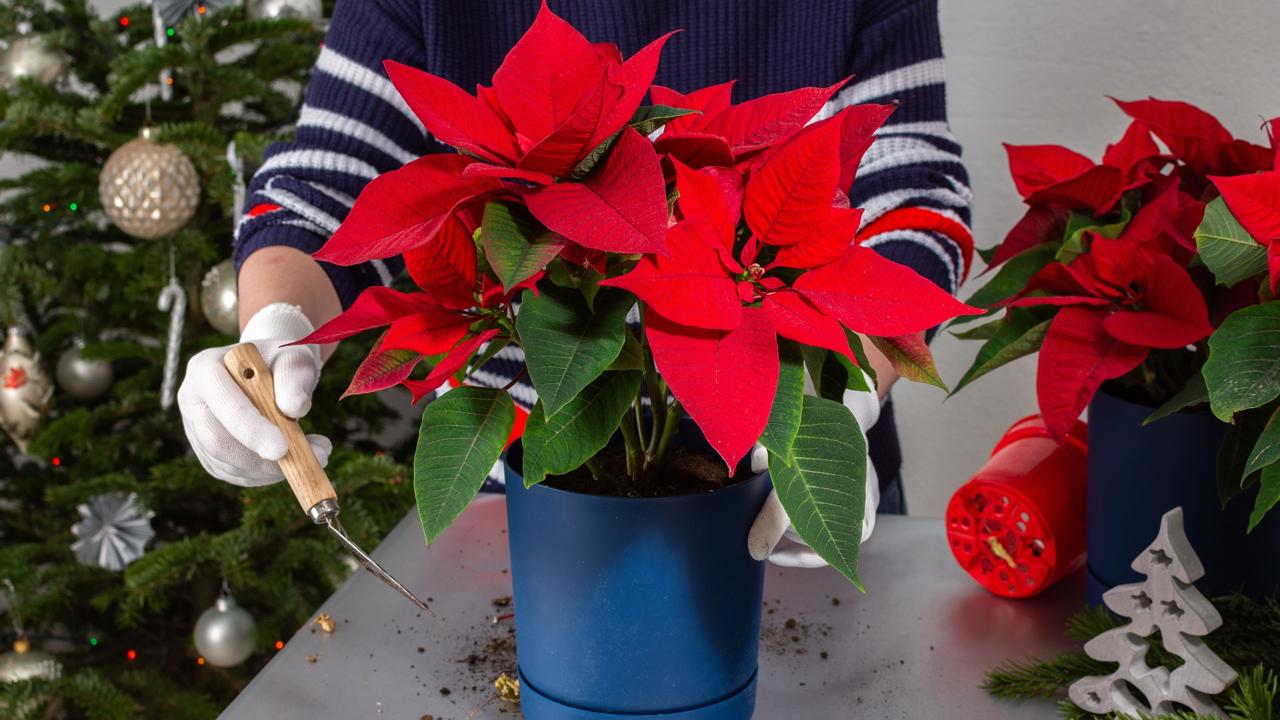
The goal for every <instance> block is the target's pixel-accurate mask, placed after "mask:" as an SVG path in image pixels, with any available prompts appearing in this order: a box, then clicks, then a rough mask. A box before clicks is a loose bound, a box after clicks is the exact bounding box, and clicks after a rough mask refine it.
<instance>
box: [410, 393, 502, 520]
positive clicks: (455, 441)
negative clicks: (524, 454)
mask: <svg viewBox="0 0 1280 720" xmlns="http://www.w3.org/2000/svg"><path fill="white" fill-rule="evenodd" d="M515 419H516V412H515V404H514V403H512V402H511V396H510V395H508V394H507V393H506V392H505V391H503V390H498V389H495V388H479V387H460V388H454V389H453V390H450V391H449V392H447V393H445V394H444V395H442V396H440V397H439V398H437V399H435V400H433V401H431V402H430V403H428V404H427V407H426V408H425V409H424V410H423V412H422V428H421V430H420V431H419V434H418V449H417V451H416V452H415V453H414V456H413V493H414V496H415V497H416V498H417V505H418V515H419V516H420V517H421V518H422V531H423V533H424V534H425V535H426V537H427V543H428V544H430V543H432V542H434V541H435V539H436V538H437V537H438V536H439V535H440V533H441V532H442V531H444V529H445V528H446V527H448V526H449V524H450V523H452V522H453V521H454V520H455V519H457V517H458V515H460V514H461V513H462V511H463V510H464V509H466V507H467V503H469V502H471V498H473V497H475V494H476V493H477V492H479V491H480V486H481V485H484V480H485V478H486V477H488V476H489V470H491V469H492V468H493V464H494V463H496V462H497V461H498V457H499V456H501V455H502V448H503V447H504V446H505V445H506V443H507V438H508V437H509V436H510V434H511V428H512V426H513V425H514V424H515Z"/></svg>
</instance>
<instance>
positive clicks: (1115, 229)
mask: <svg viewBox="0 0 1280 720" xmlns="http://www.w3.org/2000/svg"><path fill="white" fill-rule="evenodd" d="M1120 213H1121V214H1120V219H1119V220H1117V221H1116V222H1113V223H1109V224H1107V225H1102V224H1100V223H1098V221H1097V220H1094V219H1093V218H1091V217H1089V216H1088V215H1082V214H1081V213H1077V212H1073V213H1071V215H1069V216H1068V217H1067V228H1066V230H1065V231H1064V232H1063V241H1062V245H1060V246H1059V247H1058V250H1057V253H1056V255H1055V259H1057V261H1058V262H1061V263H1069V262H1071V261H1072V260H1075V259H1076V258H1078V257H1080V256H1081V255H1083V254H1084V251H1085V247H1084V234H1085V233H1087V232H1092V233H1097V234H1098V235H1101V236H1102V237H1106V238H1118V237H1120V233H1121V232H1123V231H1124V227H1125V226H1126V225H1128V224H1129V218H1130V213H1129V209H1128V208H1123V209H1121V211H1120Z"/></svg>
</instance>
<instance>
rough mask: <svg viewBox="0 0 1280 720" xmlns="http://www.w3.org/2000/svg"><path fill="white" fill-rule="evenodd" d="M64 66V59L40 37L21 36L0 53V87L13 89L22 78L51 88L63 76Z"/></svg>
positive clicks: (63, 56)
mask: <svg viewBox="0 0 1280 720" xmlns="http://www.w3.org/2000/svg"><path fill="white" fill-rule="evenodd" d="M67 66H68V63H67V56H66V55H63V54H62V53H60V52H58V51H57V50H54V49H52V48H50V47H49V45H48V43H46V42H45V39H44V38H43V37H41V36H39V35H22V36H19V37H16V38H14V39H13V40H11V41H9V47H8V49H6V50H5V51H4V52H3V53H0V85H3V86H4V87H12V86H13V85H14V84H15V83H17V82H18V81H19V80H22V79H24V78H31V79H32V80H35V81H37V82H39V83H42V84H44V85H50V84H52V83H54V82H57V81H58V80H61V79H62V78H63V77H65V76H66V74H67Z"/></svg>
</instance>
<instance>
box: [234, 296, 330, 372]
mask: <svg viewBox="0 0 1280 720" xmlns="http://www.w3.org/2000/svg"><path fill="white" fill-rule="evenodd" d="M315 329H316V328H315V326H314V325H312V324H311V320H309V319H308V318H307V316H306V314H305V313H303V312H302V308H300V307H298V306H297V305H290V304H289V303H282V302H278V303H271V304H270V305H268V306H266V307H264V308H262V309H261V310H259V311H258V312H256V313H254V314H253V317H251V318H249V322H247V323H245V325H244V331H243V332H241V333H240V342H277V343H280V344H281V345H285V344H288V343H291V342H295V341H297V340H301V339H302V338H304V337H306V336H308V335H310V334H311V333H313V332H315ZM299 347H304V348H306V349H307V350H309V351H310V352H311V353H312V354H313V355H315V359H316V367H321V366H323V365H324V358H323V356H322V355H321V353H320V346H319V345H300V346H299Z"/></svg>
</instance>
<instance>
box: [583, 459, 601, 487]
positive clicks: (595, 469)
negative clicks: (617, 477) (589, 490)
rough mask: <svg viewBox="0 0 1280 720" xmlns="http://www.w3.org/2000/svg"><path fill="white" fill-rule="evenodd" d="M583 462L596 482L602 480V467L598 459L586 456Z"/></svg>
mask: <svg viewBox="0 0 1280 720" xmlns="http://www.w3.org/2000/svg"><path fill="white" fill-rule="evenodd" d="M584 464H585V465H586V466H587V469H588V470H590V471H591V477H592V478H594V479H595V481H596V482H599V483H602V482H604V468H602V467H600V461H599V460H596V459H595V458H587V461H586V462H585V463H584Z"/></svg>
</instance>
